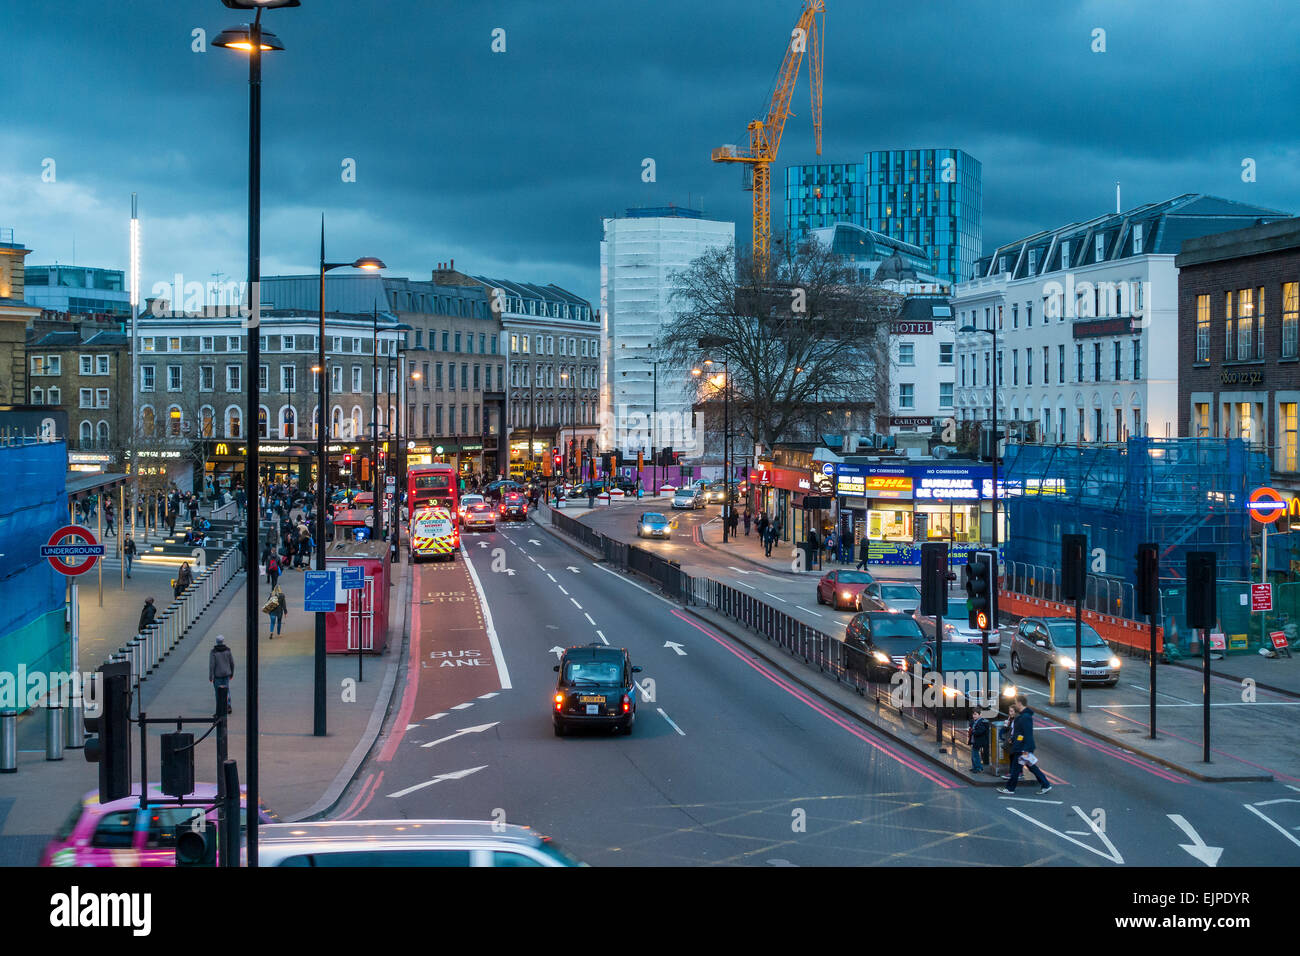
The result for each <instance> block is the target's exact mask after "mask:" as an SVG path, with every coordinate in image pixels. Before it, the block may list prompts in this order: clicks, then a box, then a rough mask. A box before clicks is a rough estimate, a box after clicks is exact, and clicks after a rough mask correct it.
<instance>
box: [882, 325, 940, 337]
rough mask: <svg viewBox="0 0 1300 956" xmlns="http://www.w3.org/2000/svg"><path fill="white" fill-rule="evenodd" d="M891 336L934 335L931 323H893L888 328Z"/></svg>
mask: <svg viewBox="0 0 1300 956" xmlns="http://www.w3.org/2000/svg"><path fill="white" fill-rule="evenodd" d="M889 331H890V334H892V335H934V323H933V322H893V323H890V326H889Z"/></svg>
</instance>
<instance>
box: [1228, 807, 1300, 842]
mask: <svg viewBox="0 0 1300 956" xmlns="http://www.w3.org/2000/svg"><path fill="white" fill-rule="evenodd" d="M1295 802H1296V801H1295V800H1292V799H1291V798H1290V797H1285V798H1283V799H1281V800H1263V801H1261V802H1260V803H1259V804H1258V806H1261V807H1266V806H1268V805H1269V804H1272V803H1295ZM1242 806H1243V807H1245V808H1246V809H1247V810H1249V811H1250V812H1251V813H1253V814H1255V816H1257V817H1259V818H1260V819H1261V820H1263V821H1264V822H1265V823H1267V824H1268V825H1269V826H1271V827H1272V828H1273V829H1274V830H1276V831H1277V832H1278V833H1280V834H1282V835H1283V836H1284V837H1286V838H1287V839H1288V840H1290V841H1291V842H1292V843H1294V844H1295V845H1296V846H1300V840H1297V839H1296V838H1295V837H1294V836H1293V835H1291V834H1290V833H1287V832H1286V829H1285V828H1283V827H1282V825H1281V824H1279V823H1277V822H1276V821H1275V820H1273V819H1272V818H1271V817H1268V816H1266V815H1265V814H1264V813H1262V812H1260V811H1259V810H1256V809H1255V807H1253V806H1251V805H1250V804H1249V803H1243V804H1242Z"/></svg>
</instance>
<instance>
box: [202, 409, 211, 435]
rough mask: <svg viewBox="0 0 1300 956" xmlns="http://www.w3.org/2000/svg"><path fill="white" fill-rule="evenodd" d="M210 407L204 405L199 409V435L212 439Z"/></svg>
mask: <svg viewBox="0 0 1300 956" xmlns="http://www.w3.org/2000/svg"><path fill="white" fill-rule="evenodd" d="M212 430H213V423H212V406H211V405H204V406H203V407H202V408H200V409H199V433H200V434H201V435H202V436H203V437H204V438H212V437H213V435H212Z"/></svg>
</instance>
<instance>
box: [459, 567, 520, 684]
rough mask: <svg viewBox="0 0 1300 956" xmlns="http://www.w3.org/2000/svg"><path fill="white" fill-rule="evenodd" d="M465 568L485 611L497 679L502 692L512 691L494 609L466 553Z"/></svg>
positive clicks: (484, 627) (485, 621)
mask: <svg viewBox="0 0 1300 956" xmlns="http://www.w3.org/2000/svg"><path fill="white" fill-rule="evenodd" d="M465 567H466V568H468V569H469V576H470V580H472V581H473V582H474V590H475V591H476V592H478V604H479V607H481V608H482V609H483V629H484V630H485V631H487V636H488V642H489V643H490V644H491V645H492V656H493V657H494V658H496V662H497V678H498V679H499V680H500V681H501V689H502V690H510V688H511V687H512V686H514V685H512V684H511V683H510V670H509V669H508V668H507V667H506V655H505V652H504V651H503V650H501V642H500V641H499V640H497V629H496V627H495V625H493V623H492V609H491V608H489V607H488V601H487V595H486V594H484V593H483V582H482V581H480V580H479V579H478V572H477V571H475V570H474V562H473V561H470V560H468V552H466V561H465Z"/></svg>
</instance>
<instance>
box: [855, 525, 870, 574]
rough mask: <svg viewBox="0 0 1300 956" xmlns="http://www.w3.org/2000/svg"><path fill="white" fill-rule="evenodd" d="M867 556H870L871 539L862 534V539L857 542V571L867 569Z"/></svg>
mask: <svg viewBox="0 0 1300 956" xmlns="http://www.w3.org/2000/svg"><path fill="white" fill-rule="evenodd" d="M869 557H871V539H870V538H868V537H867V536H866V535H865V534H864V535H863V536H862V540H861V541H859V542H858V570H859V571H865V570H866V569H867V559H868V558H869Z"/></svg>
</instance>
